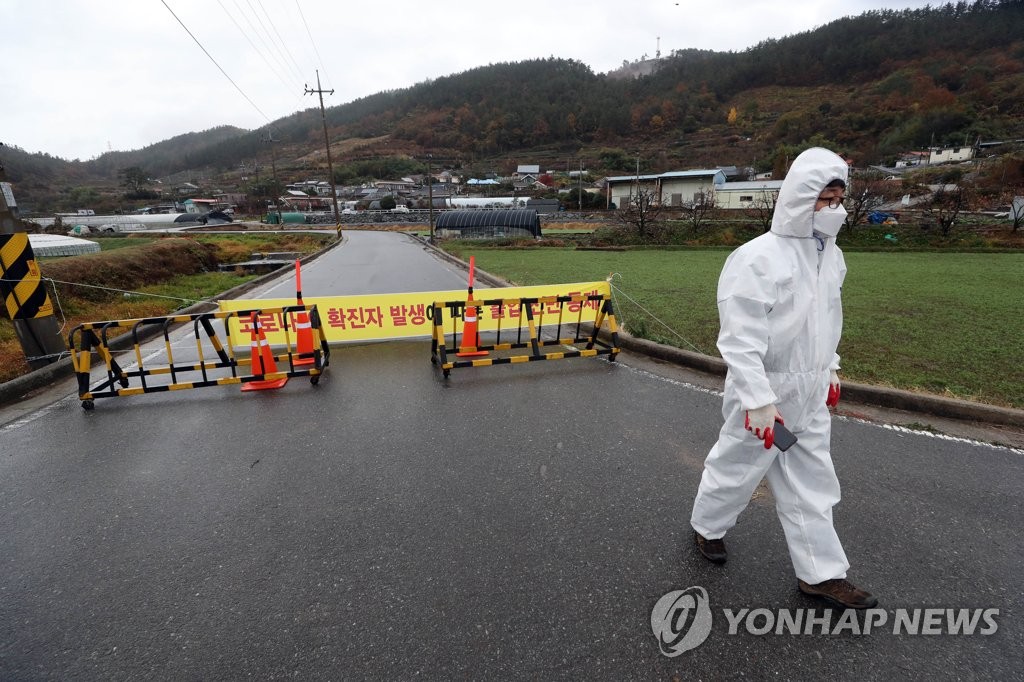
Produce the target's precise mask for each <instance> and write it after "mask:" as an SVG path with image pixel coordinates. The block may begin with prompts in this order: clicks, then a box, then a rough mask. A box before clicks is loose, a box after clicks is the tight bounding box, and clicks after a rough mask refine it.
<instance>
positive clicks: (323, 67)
mask: <svg viewBox="0 0 1024 682" xmlns="http://www.w3.org/2000/svg"><path fill="white" fill-rule="evenodd" d="M295 9H297V10H299V17H301V18H302V25H303V26H305V27H306V35H307V36H309V44H310V45H312V46H313V52H314V53H315V54H316V61H317V63H319V64H320V68H321V69H323V70H324V76H326V77H327V84H328V85H330V86H332V87H333V82H332V81H331V75H330V74H329V73H327V67H326V66H324V60H323V57H321V56H320V50H319V49H317V46H316V41H315V40H313V34H312V33H311V32H310V30H309V24H308V23H306V15H305V14H303V13H302V6H301V5H299V0H295Z"/></svg>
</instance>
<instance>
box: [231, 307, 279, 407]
mask: <svg viewBox="0 0 1024 682" xmlns="http://www.w3.org/2000/svg"><path fill="white" fill-rule="evenodd" d="M249 319H250V322H251V323H252V334H251V336H250V339H251V340H250V348H251V354H252V373H253V375H254V376H264V375H266V374H277V363H276V362H275V361H274V353H273V352H272V351H271V350H270V344H269V343H268V342H267V337H266V336H264V335H263V327H261V326H260V318H258V317H257V316H256V313H252V316H251V317H250V318H249ZM287 383H288V377H281V378H280V379H258V380H255V381H248V382H246V383H244V384H242V390H243V391H267V390H270V389H273V388H281V387H282V386H284V385H285V384H287Z"/></svg>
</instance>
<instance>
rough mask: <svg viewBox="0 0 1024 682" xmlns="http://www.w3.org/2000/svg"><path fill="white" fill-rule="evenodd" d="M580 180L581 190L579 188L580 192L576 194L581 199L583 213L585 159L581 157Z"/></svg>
mask: <svg viewBox="0 0 1024 682" xmlns="http://www.w3.org/2000/svg"><path fill="white" fill-rule="evenodd" d="M579 181H580V190H579V192H580V193H579V194H578V195H577V196H576V198H577V199H579V202H578V203H579V205H580V212H581V213H582V212H583V159H580V177H579Z"/></svg>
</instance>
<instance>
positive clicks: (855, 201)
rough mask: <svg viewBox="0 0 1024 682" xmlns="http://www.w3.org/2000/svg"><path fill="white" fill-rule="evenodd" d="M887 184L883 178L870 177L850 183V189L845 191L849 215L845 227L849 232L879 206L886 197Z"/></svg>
mask: <svg viewBox="0 0 1024 682" xmlns="http://www.w3.org/2000/svg"><path fill="white" fill-rule="evenodd" d="M888 191H889V185H888V184H887V183H886V181H885V180H880V179H877V178H876V179H871V180H864V181H862V182H858V183H856V184H852V183H851V187H850V191H849V192H847V193H846V200H845V201H844V203H845V204H846V208H847V210H848V211H849V216H848V217H847V219H846V227H847V229H848V230H850V231H851V232H852V231H853V228H854V227H855V226H856V225H859V224H860V222H861V221H862V220H865V219H866V218H867V217H868V216H869V215H870V214H871V213H872V212H874V211H875V210H876V209H878V208H880V207H881V206H882V204H884V203H885V202H886V201H887V200H888V197H887V196H886V194H887V192H888Z"/></svg>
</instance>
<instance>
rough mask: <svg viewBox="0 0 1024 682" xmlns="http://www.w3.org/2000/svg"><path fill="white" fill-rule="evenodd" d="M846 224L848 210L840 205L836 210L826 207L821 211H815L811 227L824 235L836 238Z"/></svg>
mask: <svg viewBox="0 0 1024 682" xmlns="http://www.w3.org/2000/svg"><path fill="white" fill-rule="evenodd" d="M844 222H846V209H845V208H843V205H842V204H839V206H837V207H835V208H829V207H828V206H826V207H825V208H823V209H821V210H819V211H815V212H814V218H813V220H812V221H811V226H812V227H813V228H814V229H815V230H817V231H818V232H820V233H822V234H824V235H828V236H829V237H835V236H836V235H837V234H839V230H840V228H842V226H843V223H844Z"/></svg>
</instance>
